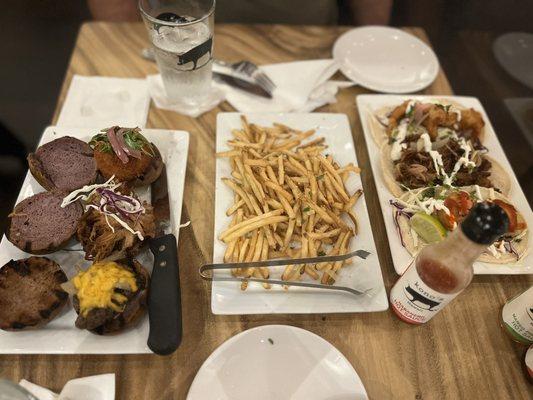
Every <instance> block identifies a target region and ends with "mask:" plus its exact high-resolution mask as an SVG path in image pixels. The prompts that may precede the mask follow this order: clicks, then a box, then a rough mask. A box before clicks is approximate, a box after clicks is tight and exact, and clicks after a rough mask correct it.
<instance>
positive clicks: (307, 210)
mask: <svg viewBox="0 0 533 400" xmlns="http://www.w3.org/2000/svg"><path fill="white" fill-rule="evenodd" d="M309 211H311V209H310V208H309V207H305V208H304V209H303V212H309Z"/></svg>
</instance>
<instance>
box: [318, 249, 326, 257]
mask: <svg viewBox="0 0 533 400" xmlns="http://www.w3.org/2000/svg"><path fill="white" fill-rule="evenodd" d="M317 254H318V255H319V256H320V257H322V256H325V255H326V253H324V252H323V251H322V250H321V251H319V252H318V253H317Z"/></svg>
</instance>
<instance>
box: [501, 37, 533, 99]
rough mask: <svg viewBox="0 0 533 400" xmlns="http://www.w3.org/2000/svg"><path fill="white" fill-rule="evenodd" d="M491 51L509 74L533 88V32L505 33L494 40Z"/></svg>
mask: <svg viewBox="0 0 533 400" xmlns="http://www.w3.org/2000/svg"><path fill="white" fill-rule="evenodd" d="M492 51H493V52H494V56H495V57H496V60H498V62H499V63H500V65H501V66H502V68H503V69H504V70H506V71H507V73H508V74H509V75H511V76H512V77H513V78H514V79H516V80H517V81H518V82H520V83H522V84H523V85H525V86H527V87H528V88H530V89H533V74H531V71H532V69H533V34H531V33H525V32H510V33H505V34H503V35H501V36H499V37H498V38H497V39H496V40H495V41H494V43H493V44H492Z"/></svg>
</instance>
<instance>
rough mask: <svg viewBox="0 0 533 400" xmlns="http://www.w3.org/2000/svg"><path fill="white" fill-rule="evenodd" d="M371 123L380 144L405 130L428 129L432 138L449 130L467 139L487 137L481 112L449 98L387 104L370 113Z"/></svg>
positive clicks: (411, 132) (415, 132) (406, 132)
mask: <svg viewBox="0 0 533 400" xmlns="http://www.w3.org/2000/svg"><path fill="white" fill-rule="evenodd" d="M369 125H370V127H371V132H372V135H373V136H374V140H375V141H376V143H377V144H378V145H379V146H381V145H383V144H384V143H391V141H392V140H394V139H395V138H396V137H397V136H398V135H399V134H402V133H403V136H410V135H421V134H422V133H427V134H428V135H429V137H430V139H431V140H432V141H435V140H437V139H438V137H439V136H441V135H443V134H446V133H447V132H449V131H453V132H455V133H456V134H457V135H458V136H460V137H464V138H465V139H467V140H476V141H479V142H482V141H483V139H484V137H485V122H484V121H483V117H482V115H481V114H480V113H479V112H478V111H476V110H474V109H473V108H470V109H467V108H465V107H463V106H461V105H460V104H459V103H457V102H454V101H452V100H447V99H436V100H433V99H432V100H429V99H427V100H424V101H417V100H406V101H404V102H403V103H402V104H400V105H398V106H396V107H390V106H389V107H384V108H382V109H380V110H378V111H376V112H374V113H373V114H372V115H370V116H369Z"/></svg>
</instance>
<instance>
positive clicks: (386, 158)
mask: <svg viewBox="0 0 533 400" xmlns="http://www.w3.org/2000/svg"><path fill="white" fill-rule="evenodd" d="M390 151H391V146H390V145H389V144H384V145H383V146H381V150H380V165H381V174H382V177H383V181H384V182H385V185H387V188H388V189H389V190H390V192H391V193H392V194H393V195H394V196H395V197H400V196H401V195H402V194H403V193H404V192H405V190H404V189H403V188H402V186H401V184H400V183H399V182H398V181H396V179H395V177H394V162H393V161H392V159H391V157H390ZM484 157H486V158H487V160H489V161H490V163H491V164H492V167H491V173H490V176H489V179H490V181H491V182H492V185H493V186H494V187H495V188H496V189H498V190H500V191H501V192H502V193H503V194H504V195H505V196H507V195H508V194H509V191H510V190H511V178H510V177H509V174H508V173H507V171H505V169H504V168H503V167H502V166H501V164H500V163H499V162H497V161H496V160H494V159H493V158H491V157H489V156H486V155H484Z"/></svg>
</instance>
